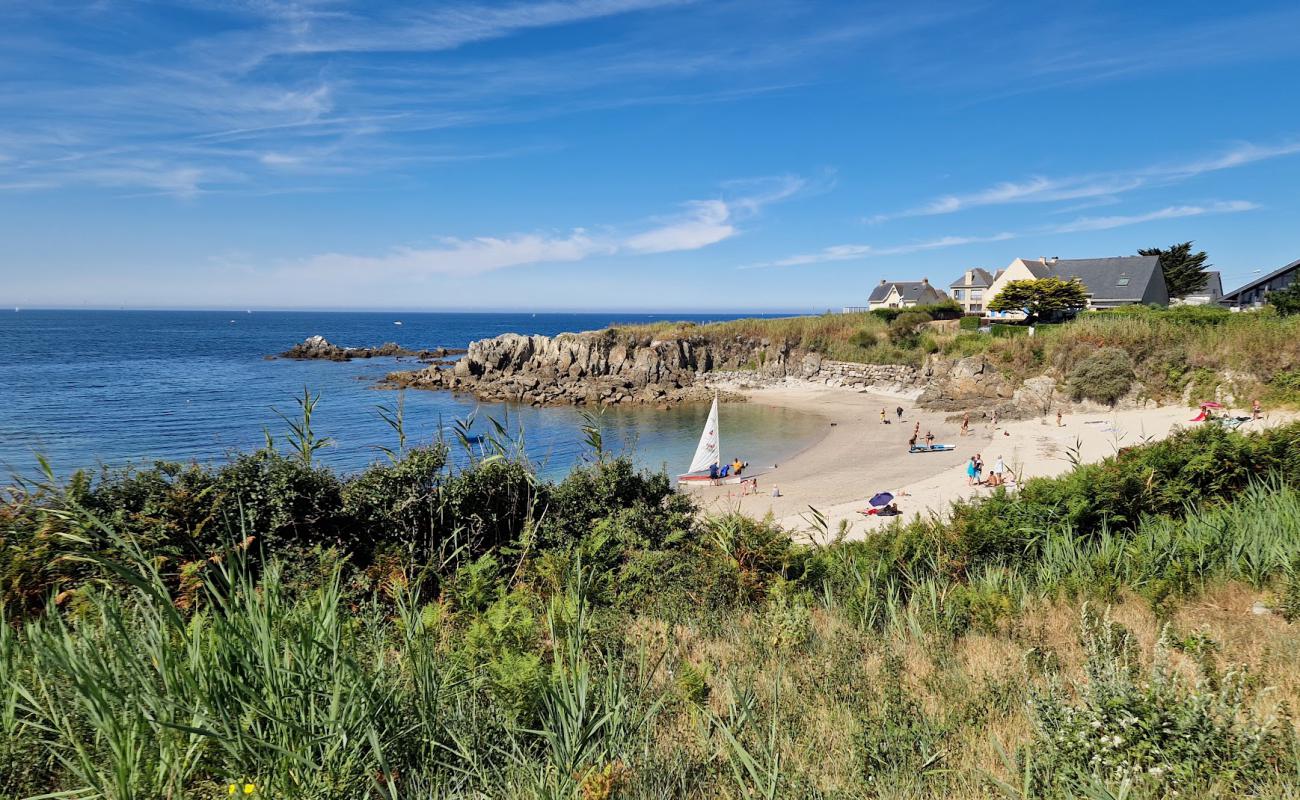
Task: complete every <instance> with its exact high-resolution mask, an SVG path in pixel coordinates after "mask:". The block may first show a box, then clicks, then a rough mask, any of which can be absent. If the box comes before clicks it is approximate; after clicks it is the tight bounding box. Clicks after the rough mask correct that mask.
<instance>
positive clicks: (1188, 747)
mask: <svg viewBox="0 0 1300 800" xmlns="http://www.w3.org/2000/svg"><path fill="white" fill-rule="evenodd" d="M1166 637H1167V631H1166V636H1162V638H1161V641H1160V642H1159V643H1157V645H1156V653H1155V659H1154V662H1153V663H1152V665H1151V667H1150V670H1149V672H1148V675H1147V677H1146V678H1145V679H1142V678H1141V677H1140V673H1141V668H1140V665H1139V663H1138V658H1137V645H1136V643H1135V642H1134V640H1133V638H1132V635H1131V634H1130V633H1129V632H1128V631H1126V630H1125V629H1124V628H1123V627H1122V626H1120V625H1118V624H1116V623H1115V622H1113V621H1112V620H1111V619H1110V617H1109V614H1107V615H1103V616H1098V615H1097V614H1096V613H1095V612H1094V611H1093V610H1092V609H1091V608H1090V607H1089V606H1087V605H1085V606H1084V609H1083V614H1082V619H1081V639H1082V643H1083V646H1084V652H1085V655H1086V657H1087V669H1086V672H1087V680H1086V682H1085V683H1084V685H1082V686H1078V687H1076V688H1075V691H1074V693H1070V692H1067V691H1065V690H1064V689H1062V688H1060V687H1052V688H1050V689H1049V690H1048V691H1046V692H1040V693H1038V694H1037V695H1036V696H1035V698H1034V702H1033V716H1034V719H1035V722H1036V724H1037V728H1038V730H1037V739H1036V741H1035V743H1034V744H1033V745H1031V746H1030V747H1029V748H1027V749H1026V751H1025V752H1023V753H1022V758H1023V759H1025V760H1026V761H1027V763H1028V765H1029V770H1030V771H1031V772H1032V774H1033V775H1034V778H1035V781H1036V783H1037V791H1038V792H1041V793H1044V794H1049V793H1053V794H1054V793H1055V792H1059V793H1061V794H1064V795H1075V794H1076V793H1078V792H1081V791H1084V792H1086V791H1087V790H1089V789H1092V790H1094V792H1096V790H1098V789H1101V787H1107V788H1111V789H1117V788H1118V787H1120V786H1126V788H1127V789H1128V790H1130V791H1136V792H1137V794H1138V796H1150V797H1165V796H1169V794H1168V793H1169V792H1171V791H1176V792H1177V793H1180V794H1185V795H1187V796H1195V795H1196V794H1197V792H1198V790H1205V789H1208V788H1210V787H1214V788H1216V789H1217V790H1219V791H1224V790H1228V791H1231V792H1233V793H1234V794H1237V793H1241V794H1246V793H1249V792H1250V789H1251V788H1252V787H1254V786H1256V785H1258V784H1259V783H1261V782H1263V781H1265V780H1267V779H1268V778H1270V777H1272V776H1273V775H1274V774H1275V770H1276V767H1275V766H1274V765H1275V764H1277V763H1279V762H1280V761H1285V760H1287V759H1289V758H1291V757H1292V753H1291V743H1290V741H1289V738H1290V737H1288V736H1287V731H1286V730H1285V729H1284V728H1283V726H1282V725H1280V724H1279V723H1278V722H1277V721H1276V720H1272V719H1264V718H1261V717H1259V716H1258V715H1257V714H1255V713H1254V711H1253V710H1252V709H1251V707H1250V705H1249V702H1248V701H1249V695H1250V692H1249V685H1250V684H1249V682H1248V681H1247V680H1246V676H1245V675H1244V674H1242V673H1241V672H1229V673H1228V674H1227V675H1224V676H1222V678H1215V679H1210V678H1209V677H1208V676H1204V677H1205V679H1204V680H1202V681H1199V682H1198V683H1196V684H1195V685H1190V686H1189V685H1188V684H1187V683H1186V682H1185V680H1184V679H1183V678H1182V676H1181V675H1180V674H1179V673H1178V672H1176V671H1175V670H1173V669H1171V668H1170V667H1169V666H1168V652H1169V649H1170V644H1169V641H1168V639H1167V638H1166ZM1075 695H1077V697H1078V700H1077V701H1076V700H1075V699H1074V696H1075ZM1288 727H1289V726H1288ZM1092 796H1101V795H1100V794H1099V793H1093V795H1092Z"/></svg>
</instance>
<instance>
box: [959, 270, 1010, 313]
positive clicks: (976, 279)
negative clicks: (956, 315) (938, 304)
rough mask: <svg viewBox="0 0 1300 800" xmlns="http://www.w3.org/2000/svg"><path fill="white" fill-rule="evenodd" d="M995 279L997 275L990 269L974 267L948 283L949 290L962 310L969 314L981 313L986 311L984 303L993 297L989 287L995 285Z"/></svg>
mask: <svg viewBox="0 0 1300 800" xmlns="http://www.w3.org/2000/svg"><path fill="white" fill-rule="evenodd" d="M999 274H1000V273H999ZM994 279H995V276H993V275H990V274H989V273H988V270H984V269H980V268H979V267H974V268H972V269H968V270H966V273H965V274H964V275H962V276H961V277H960V278H958V279H957V280H955V281H953V282H952V283H950V284H948V290H949V291H951V292H952V299H953V300H956V301H957V305H959V306H961V309H962V311H964V312H965V313H967V314H980V313H983V311H984V304H985V303H987V302H988V301H989V300H990V299H992V295H990V294H989V288H990V287H992V286H993V281H994Z"/></svg>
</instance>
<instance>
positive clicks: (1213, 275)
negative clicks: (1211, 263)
mask: <svg viewBox="0 0 1300 800" xmlns="http://www.w3.org/2000/svg"><path fill="white" fill-rule="evenodd" d="M1205 276H1206V280H1205V288H1203V289H1201V290H1200V291H1196V292H1192V293H1191V295H1190V296H1191V297H1198V296H1201V295H1205V296H1206V297H1209V298H1210V299H1211V300H1218V299H1219V298H1220V297H1223V278H1222V277H1221V276H1220V275H1219V273H1218V272H1215V271H1213V270H1211V271H1210V272H1207V273H1205Z"/></svg>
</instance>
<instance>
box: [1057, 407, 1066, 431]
mask: <svg viewBox="0 0 1300 800" xmlns="http://www.w3.org/2000/svg"><path fill="white" fill-rule="evenodd" d="M1056 427H1058V428H1064V427H1065V423H1063V422H1061V409H1059V408H1058V409H1056Z"/></svg>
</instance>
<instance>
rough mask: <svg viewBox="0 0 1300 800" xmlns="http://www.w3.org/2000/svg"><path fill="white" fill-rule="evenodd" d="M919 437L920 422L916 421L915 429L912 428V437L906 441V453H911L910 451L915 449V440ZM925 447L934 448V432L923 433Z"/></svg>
mask: <svg viewBox="0 0 1300 800" xmlns="http://www.w3.org/2000/svg"><path fill="white" fill-rule="evenodd" d="M920 435H921V423H920V421H919V420H918V421H917V423H916V427H915V428H912V437H911V438H910V439H908V440H907V449H908V451H912V450H915V449H916V440H917V438H918V437H919V436H920ZM925 446H926V447H933V446H934V432H933V431H926V432H925Z"/></svg>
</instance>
